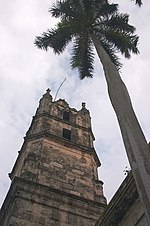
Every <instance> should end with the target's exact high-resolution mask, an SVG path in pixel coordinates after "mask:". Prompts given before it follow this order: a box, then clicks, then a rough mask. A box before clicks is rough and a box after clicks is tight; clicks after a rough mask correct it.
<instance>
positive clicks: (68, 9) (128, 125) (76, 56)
mask: <svg viewBox="0 0 150 226" xmlns="http://www.w3.org/2000/svg"><path fill="white" fill-rule="evenodd" d="M50 13H51V15H52V16H53V17H56V18H60V22H58V23H57V25H56V27H55V28H54V29H50V30H47V31H46V32H44V33H43V34H42V35H41V36H38V37H36V40H35V45H36V46H37V47H38V48H41V49H44V50H46V51H47V50H48V48H49V47H50V48H53V50H54V52H55V53H57V54H60V53H62V52H63V51H64V50H65V48H66V46H67V44H68V43H69V42H71V41H73V47H72V57H71V67H72V68H77V69H78V71H79V75H80V78H81V79H83V78H85V77H93V70H94V67H93V62H94V50H93V47H95V49H96V51H97V54H98V56H99V59H100V62H101V63H102V65H103V69H104V75H105V78H106V82H107V86H108V93H109V97H110V100H111V103H112V106H113V108H114V110H115V112H116V116H117V118H118V122H119V125H120V129H121V133H122V137H123V141H124V145H125V148H126V152H127V155H128V158H129V162H130V165H131V168H132V172H133V176H134V179H135V182H136V185H137V188H138V192H139V196H140V198H141V201H142V202H143V205H144V207H145V212H146V215H147V219H148V222H149V225H150V192H149V188H150V158H149V149H148V144H147V141H146V139H145V137H144V134H143V132H142V130H141V127H140V125H139V123H138V120H137V118H136V116H135V113H134V110H133V107H132V104H131V100H130V97H129V94H128V91H127V88H126V86H125V84H124V83H123V81H122V79H121V77H120V75H119V69H120V67H121V63H120V62H119V59H118V57H117V55H116V52H118V51H120V52H121V54H123V55H124V56H125V57H126V58H130V56H131V53H135V54H137V53H138V48H137V45H138V36H137V35H135V28H134V27H133V26H131V25H130V24H129V23H128V19H129V17H128V15H127V14H120V13H119V12H118V5H117V4H109V3H108V1H107V0H63V1H57V2H56V4H54V5H53V7H52V8H51V9H50Z"/></svg>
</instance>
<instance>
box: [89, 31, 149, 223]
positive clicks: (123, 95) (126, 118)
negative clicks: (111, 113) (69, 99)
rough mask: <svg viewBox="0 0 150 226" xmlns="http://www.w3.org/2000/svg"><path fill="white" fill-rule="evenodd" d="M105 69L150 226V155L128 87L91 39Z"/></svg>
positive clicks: (105, 54) (106, 56)
mask: <svg viewBox="0 0 150 226" xmlns="http://www.w3.org/2000/svg"><path fill="white" fill-rule="evenodd" d="M91 38H92V40H93V43H94V45H95V48H96V51H97V53H98V56H99V58H100V61H101V63H102V65H103V68H104V72H105V78H106V82H107V86H108V93H109V97H110V100H111V103H112V106H113V108H114V110H115V113H116V116H117V118H118V122H119V126H120V130H121V134H122V138H123V141H124V145H125V149H126V152H127V156H128V159H129V162H130V165H131V169H132V173H133V177H134V179H135V183H136V186H137V189H138V193H139V197H140V199H141V201H142V203H143V206H144V208H145V213H146V216H147V221H148V225H150V151H149V147H148V144H147V141H146V139H145V136H144V134H143V132H142V129H141V127H140V125H139V123H138V120H137V118H136V115H135V113H134V110H133V107H132V103H131V100H130V97H129V94H128V91H127V88H126V86H125V84H124V83H123V81H122V79H121V77H120V75H119V72H118V70H117V69H116V67H115V65H114V64H113V63H112V62H111V60H110V57H109V56H108V54H107V53H106V52H105V50H104V49H103V47H102V46H101V44H100V42H99V41H98V39H97V38H96V36H95V35H93V34H92V35H91Z"/></svg>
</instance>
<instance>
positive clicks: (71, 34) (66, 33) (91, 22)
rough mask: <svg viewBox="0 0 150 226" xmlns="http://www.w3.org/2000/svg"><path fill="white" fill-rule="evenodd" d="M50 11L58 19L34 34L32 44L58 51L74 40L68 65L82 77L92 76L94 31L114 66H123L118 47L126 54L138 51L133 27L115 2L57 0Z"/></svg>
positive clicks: (103, 0) (127, 55) (129, 55)
mask: <svg viewBox="0 0 150 226" xmlns="http://www.w3.org/2000/svg"><path fill="white" fill-rule="evenodd" d="M49 12H50V14H51V15H52V16H53V17H56V18H60V22H59V23H58V24H57V25H56V27H55V28H53V29H50V30H47V32H44V33H43V34H42V35H41V36H38V37H36V40H35V45H36V46H37V47H38V48H41V49H44V50H46V51H47V50H48V48H49V47H50V48H53V50H54V52H55V53H57V54H60V53H62V52H63V51H64V50H65V48H66V46H67V44H68V43H69V42H71V41H73V48H72V54H71V66H72V68H77V69H78V71H79V75H80V78H81V79H83V78H84V77H92V76H93V69H94V68H93V63H94V53H93V42H92V38H91V35H93V34H94V35H95V36H96V38H97V39H98V41H99V42H100V43H101V45H102V46H103V48H104V49H105V51H106V52H107V54H108V55H109V57H110V59H111V61H112V62H113V63H114V64H115V65H116V68H117V69H119V68H120V67H121V66H122V65H121V63H120V62H119V58H118V56H117V55H116V53H117V52H118V51H120V52H121V54H123V55H124V56H125V57H126V58H130V57H131V53H135V54H137V53H138V48H137V45H138V36H137V35H135V34H134V32H135V28H134V27H133V26H132V25H130V24H129V23H128V22H129V16H128V15H127V14H120V13H119V12H118V5H117V4H109V3H108V1H107V0H63V1H57V2H56V4H54V5H53V6H52V8H51V9H50V10H49Z"/></svg>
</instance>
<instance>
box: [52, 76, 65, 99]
mask: <svg viewBox="0 0 150 226" xmlns="http://www.w3.org/2000/svg"><path fill="white" fill-rule="evenodd" d="M66 79H67V78H65V79H64V80H63V81H62V83H61V84H60V86H59V87H58V89H57V92H56V95H55V98H54V101H55V100H56V97H57V94H58V92H59V90H60V88H61V86H62V85H63V84H64V82H65V81H66Z"/></svg>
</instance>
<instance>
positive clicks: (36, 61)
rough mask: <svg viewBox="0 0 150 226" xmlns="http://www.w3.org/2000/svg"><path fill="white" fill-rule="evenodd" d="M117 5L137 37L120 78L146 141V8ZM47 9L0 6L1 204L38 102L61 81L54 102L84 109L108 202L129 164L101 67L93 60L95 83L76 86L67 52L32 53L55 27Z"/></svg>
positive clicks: (35, 4)
mask: <svg viewBox="0 0 150 226" xmlns="http://www.w3.org/2000/svg"><path fill="white" fill-rule="evenodd" d="M118 2H119V3H120V5H121V6H120V8H121V10H122V11H126V12H128V13H129V14H130V16H131V22H132V24H134V25H135V26H136V27H137V33H138V34H139V35H140V42H139V48H140V52H141V54H140V55H138V56H133V57H132V59H131V60H130V61H127V60H123V63H124V66H123V68H122V73H121V75H122V78H123V80H124V81H125V83H126V84H127V86H128V89H129V92H130V94H131V98H132V102H133V105H134V108H135V110H136V113H137V115H138V118H139V121H140V123H141V125H142V128H143V130H144V133H145V134H146V137H147V139H148V140H149V136H150V117H149V115H150V105H149V104H148V103H149V92H150V91H149V84H150V76H149V65H150V55H149V52H150V45H149V44H148V43H149V35H150V27H149V23H148V21H149V17H150V15H149V8H150V3H149V2H148V1H147V2H145V4H144V5H143V6H142V8H140V9H139V8H138V7H136V6H135V5H134V3H133V2H130V1H129V0H128V1H122V0H118ZM49 6H50V4H49V1H48V0H45V1H44V2H43V1H42V2H41V1H37V0H27V1H19V0H14V1H11V0H8V1H5V0H2V1H1V2H0V34H1V35H0V48H1V51H0V97H1V98H0V137H1V142H0V156H1V157H0V202H2V199H3V197H4V195H5V194H6V191H7V189H8V187H9V179H8V176H7V174H8V173H9V172H10V171H11V169H12V167H13V164H14V162H15V159H16V156H17V151H19V149H20V147H21V144H22V142H23V136H24V135H25V132H26V131H27V129H28V127H29V125H30V122H31V118H32V116H33V115H34V113H35V110H36V108H37V106H38V101H39V99H40V98H41V96H42V95H43V93H44V92H45V90H46V89H47V87H49V88H50V89H52V94H53V96H55V94H56V91H57V89H58V87H59V85H60V83H61V82H62V81H63V79H64V78H65V77H67V80H66V82H65V83H64V85H63V86H62V88H61V89H60V91H59V94H58V98H65V99H66V101H68V103H69V104H70V106H71V107H75V108H77V109H79V108H80V107H81V102H86V103H87V108H88V109H89V110H90V112H91V117H92V128H93V131H94V135H95V138H96V141H95V147H96V150H97V153H98V155H99V156H100V159H101V162H102V166H101V167H100V169H99V173H100V179H102V180H103V181H104V183H105V186H104V188H105V190H104V192H105V194H106V196H107V197H108V199H110V197H111V196H112V195H113V194H114V192H115V191H116V189H117V187H118V186H119V184H120V183H121V181H122V180H123V178H124V173H123V170H124V169H125V167H126V166H127V165H128V162H127V157H126V154H125V150H124V147H123V144H122V139H121V135H120V131H119V127H118V123H117V120H116V116H115V114H114V112H113V109H112V107H111V104H110V101H109V98H108V94H107V88H106V83H105V80H104V78H103V72H102V67H101V66H100V64H99V60H98V59H97V60H96V62H95V67H96V68H95V77H94V78H93V79H85V80H83V81H80V80H79V79H78V76H77V72H76V71H71V69H70V67H69V59H70V58H69V52H68V50H66V51H65V53H64V54H63V55H61V56H55V55H54V53H53V52H52V50H50V51H49V52H48V53H46V52H43V51H41V50H38V49H36V48H35V47H34V44H33V42H34V38H35V36H36V35H39V34H41V32H43V31H44V30H45V29H47V28H48V27H51V26H54V23H55V21H54V19H52V18H50V16H49V13H48V12H47V11H48V8H49Z"/></svg>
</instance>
